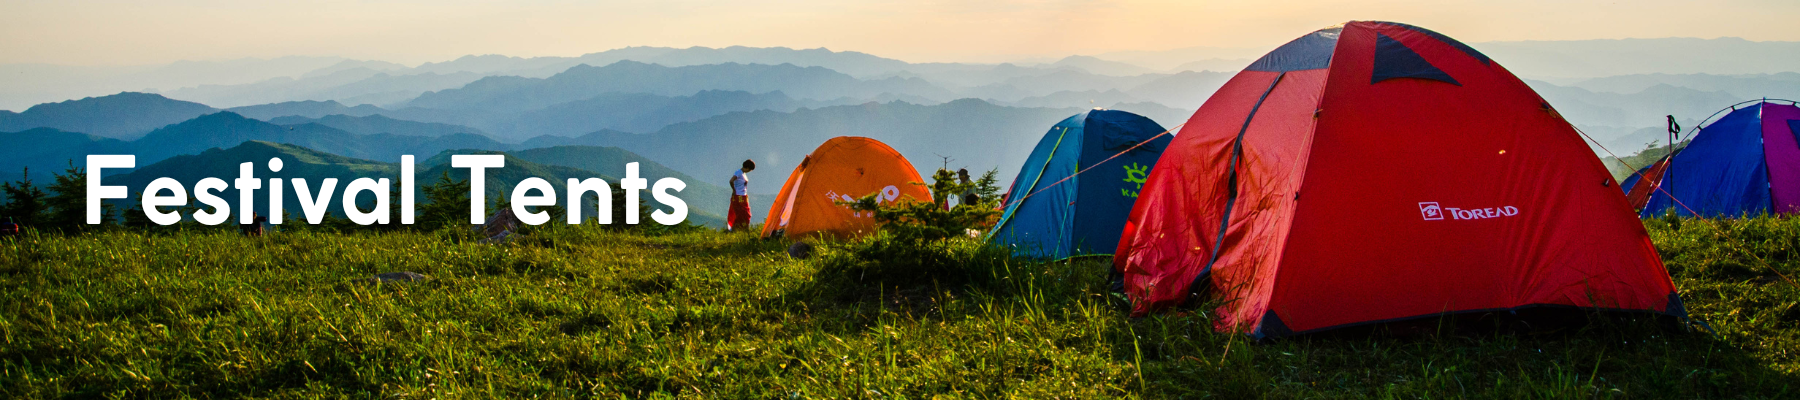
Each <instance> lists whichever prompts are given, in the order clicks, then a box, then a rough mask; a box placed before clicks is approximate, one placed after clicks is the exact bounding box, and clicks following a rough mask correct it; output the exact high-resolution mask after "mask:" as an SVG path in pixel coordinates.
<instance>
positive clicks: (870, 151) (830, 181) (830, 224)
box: [762, 136, 931, 238]
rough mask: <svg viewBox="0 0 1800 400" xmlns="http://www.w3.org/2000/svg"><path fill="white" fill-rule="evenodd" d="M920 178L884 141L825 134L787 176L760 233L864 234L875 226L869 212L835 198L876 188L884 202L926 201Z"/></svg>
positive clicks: (927, 192)
mask: <svg viewBox="0 0 1800 400" xmlns="http://www.w3.org/2000/svg"><path fill="white" fill-rule="evenodd" d="M924 182H925V179H923V178H920V177H919V171H918V170H916V169H913V165H912V163H910V162H907V161H906V157H903V156H901V155H900V152H897V151H894V148H892V147H888V145H887V144H884V143H881V142H880V141H876V140H875V139H870V138H865V137H854V136H839V137H835V138H831V140H827V141H825V144H821V145H819V148H817V149H814V150H813V152H812V154H809V155H807V156H806V159H805V160H802V161H800V166H799V167H795V168H794V173H792V174H789V175H788V179H787V183H784V184H782V185H781V193H780V194H777V195H776V196H775V205H774V206H773V207H769V213H768V214H765V215H767V217H766V219H765V220H763V230H762V236H763V237H765V238H766V237H773V236H782V235H785V236H790V237H805V236H812V235H829V236H835V237H840V238H844V237H852V236H857V235H862V234H866V233H870V232H873V231H874V230H875V229H874V228H875V216H874V215H872V214H870V213H867V212H854V211H851V210H850V208H849V207H845V206H842V205H838V204H837V203H836V202H837V201H854V200H856V199H857V198H861V197H863V196H867V195H869V194H871V193H879V194H880V199H881V201H882V202H884V203H885V202H892V201H898V200H900V199H901V198H902V197H907V198H912V199H914V200H919V201H931V190H930V189H927V188H926V187H925V186H924V185H923V183H924ZM915 183H916V184H915Z"/></svg>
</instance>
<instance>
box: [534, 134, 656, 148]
mask: <svg viewBox="0 0 1800 400" xmlns="http://www.w3.org/2000/svg"><path fill="white" fill-rule="evenodd" d="M632 134H633V133H631V132H621V131H615V130H611V129H601V130H598V131H594V132H589V133H588V134H585V135H581V136H553V135H543V136H538V137H534V138H531V139H526V140H525V142H524V143H520V144H519V146H518V147H519V148H521V149H536V148H544V147H556V146H596V147H605V146H606V143H607V141H608V140H611V138H613V137H619V136H621V135H632Z"/></svg>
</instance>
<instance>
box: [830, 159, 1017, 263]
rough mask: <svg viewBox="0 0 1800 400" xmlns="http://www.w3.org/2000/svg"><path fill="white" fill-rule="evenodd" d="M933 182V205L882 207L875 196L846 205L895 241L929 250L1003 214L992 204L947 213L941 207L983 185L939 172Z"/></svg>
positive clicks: (913, 203) (985, 202)
mask: <svg viewBox="0 0 1800 400" xmlns="http://www.w3.org/2000/svg"><path fill="white" fill-rule="evenodd" d="M986 178H987V177H986V176H984V177H983V179H986ZM931 180H932V183H931V200H932V202H931V203H925V202H919V201H906V200H901V201H897V202H892V203H888V204H882V203H881V202H880V201H879V198H880V194H879V193H873V194H870V195H868V196H863V198H861V199H857V200H856V201H854V202H849V203H843V204H845V205H847V206H849V207H850V209H852V210H857V211H867V212H872V213H874V214H875V223H876V225H877V226H878V227H879V228H880V229H881V230H883V231H886V232H890V233H892V234H893V236H894V239H895V240H897V241H900V242H902V243H905V244H908V245H913V246H929V245H933V244H937V243H939V242H942V241H944V240H945V239H949V238H952V237H956V236H963V235H966V233H967V232H969V231H970V230H972V229H980V228H985V227H986V226H987V223H988V221H990V220H992V219H993V218H994V217H995V216H997V215H998V214H999V213H1000V212H999V211H996V210H994V207H993V206H992V205H991V204H992V203H991V200H983V201H982V203H983V204H976V205H958V206H956V207H953V208H950V209H948V210H946V209H944V207H943V206H941V204H946V203H945V202H946V200H947V198H948V197H949V196H950V195H952V194H955V193H962V192H964V191H969V190H973V189H977V187H978V186H979V184H978V183H976V182H970V183H959V182H958V181H957V179H956V173H953V172H950V171H949V170H945V169H939V170H938V171H937V173H935V174H933V175H932V176H931Z"/></svg>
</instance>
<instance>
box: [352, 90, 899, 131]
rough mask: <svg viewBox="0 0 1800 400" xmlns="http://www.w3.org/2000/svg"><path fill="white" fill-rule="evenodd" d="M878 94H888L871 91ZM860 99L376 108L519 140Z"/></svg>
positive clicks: (710, 96)
mask: <svg viewBox="0 0 1800 400" xmlns="http://www.w3.org/2000/svg"><path fill="white" fill-rule="evenodd" d="M882 97H890V96H877V98H882ZM864 101H865V100H843V101H802V100H796V99H793V98H790V97H787V96H786V95H785V94H783V93H781V92H769V93H762V94H752V93H749V92H744V91H717V90H703V91H700V92H698V93H694V94H693V95H688V96H664V95H656V94H649V93H618V92H612V93H602V94H600V95H597V96H593V97H590V98H587V99H582V100H576V101H571V102H566V103H559V104H553V105H550V106H547V107H543V108H538V109H530V110H505V111H502V110H492V109H481V108H477V109H437V108H423V107H407V108H401V109H397V110H391V111H382V112H381V114H382V115H386V116H389V117H392V118H396V119H402V120H411V121H424V122H436V123H445V124H456V125H464V126H469V127H473V128H477V129H481V130H483V131H485V132H487V133H489V134H490V135H493V136H495V137H499V138H504V139H507V140H523V139H527V138H531V137H536V136H541V135H554V136H575V135H581V134H585V133H589V132H593V131H596V130H603V129H613V130H628V131H632V132H653V131H655V130H657V129H661V128H662V127H664V126H668V125H669V124H673V123H677V122H687V121H694V120H699V119H702V118H706V117H711V116H715V115H719V114H724V113H729V112H735V111H754V110H777V111H793V110H794V109H797V108H800V107H817V106H824V105H838V104H855V103H861V102H864Z"/></svg>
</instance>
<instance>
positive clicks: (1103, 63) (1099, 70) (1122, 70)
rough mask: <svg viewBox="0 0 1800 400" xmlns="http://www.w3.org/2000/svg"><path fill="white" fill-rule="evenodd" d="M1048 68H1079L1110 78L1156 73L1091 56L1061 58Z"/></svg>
mask: <svg viewBox="0 0 1800 400" xmlns="http://www.w3.org/2000/svg"><path fill="white" fill-rule="evenodd" d="M1050 66H1053V67H1071V68H1079V69H1081V70H1082V71H1087V72H1089V73H1093V74H1099V75H1111V76H1132V75H1142V74H1148V73H1152V72H1156V71H1154V70H1151V69H1150V68H1145V67H1142V66H1138V65H1133V64H1127V63H1122V62H1118V61H1108V60H1102V59H1099V58H1094V57H1092V56H1068V57H1063V59H1061V60H1057V61H1056V62H1054V63H1051V64H1050Z"/></svg>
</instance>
